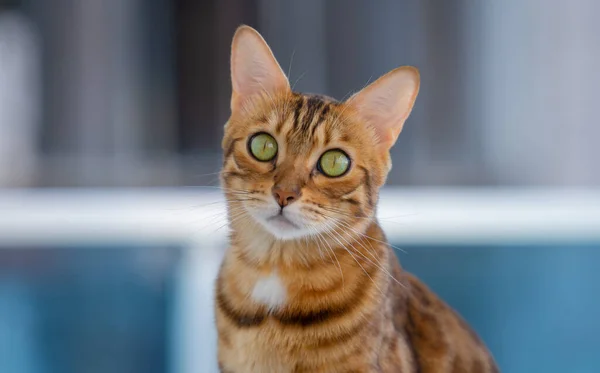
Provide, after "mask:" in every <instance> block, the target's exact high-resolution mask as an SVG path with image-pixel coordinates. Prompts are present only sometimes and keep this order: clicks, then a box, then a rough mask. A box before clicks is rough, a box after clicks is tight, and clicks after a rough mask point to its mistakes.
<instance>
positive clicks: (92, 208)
mask: <svg viewBox="0 0 600 373" xmlns="http://www.w3.org/2000/svg"><path fill="white" fill-rule="evenodd" d="M378 216H379V218H380V222H381V224H382V226H383V227H384V229H385V230H386V232H387V234H388V237H389V239H390V241H392V242H399V243H452V242H455V243H477V242H508V241H524V240H525V241H531V240H535V241H554V240H560V241H565V240H568V241H569V240H570V241H572V240H577V241H586V240H599V239H600V191H590V190H587V191H586V190H531V189H530V190H520V189H454V190H450V189H422V190H415V189H400V188H387V189H385V190H384V191H383V192H382V194H381V196H380V202H379V211H378ZM225 223H226V220H225V205H224V200H223V197H222V195H221V193H220V191H219V189H217V188H214V189H213V188H190V189H106V190H105V189H98V190H83V189H60V190H5V191H2V192H0V244H3V245H4V246H6V245H7V244H12V245H43V244H46V245H47V244H48V243H52V244H54V245H55V244H58V243H64V244H75V243H84V242H92V243H101V242H118V241H126V242H131V243H144V242H148V243H154V244H156V243H157V242H169V243H178V242H180V243H184V244H185V243H192V242H195V243H198V242H204V243H217V244H220V243H224V242H225V240H226V232H227V227H226V226H224V225H225Z"/></svg>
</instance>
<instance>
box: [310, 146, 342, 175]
mask: <svg viewBox="0 0 600 373" xmlns="http://www.w3.org/2000/svg"><path fill="white" fill-rule="evenodd" d="M349 167H350V158H348V156H347V155H346V153H344V152H343V151H341V150H338V149H335V150H328V151H326V152H325V153H324V154H323V155H322V156H321V159H319V164H318V169H319V171H321V172H322V173H324V174H325V175H327V176H330V177H338V176H342V175H343V174H345V173H346V171H348V168H349Z"/></svg>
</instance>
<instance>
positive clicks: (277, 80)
mask: <svg viewBox="0 0 600 373" xmlns="http://www.w3.org/2000/svg"><path fill="white" fill-rule="evenodd" d="M231 80H232V85H233V96H232V101H231V105H232V110H235V109H237V108H239V107H240V106H241V105H243V103H244V102H245V101H247V100H249V99H250V98H251V97H252V96H255V95H258V94H266V95H274V94H275V93H277V92H281V91H282V90H289V83H288V80H287V78H286V76H285V74H284V73H283V71H282V70H281V67H280V66H279V64H278V63H277V61H276V60H275V57H273V53H272V52H271V50H270V49H269V46H268V45H267V43H266V42H265V41H264V39H263V38H262V37H261V36H260V34H258V32H256V31H255V30H253V29H251V28H249V27H242V28H240V29H239V30H238V31H237V32H236V34H235V36H234V39H233V45H232V51H231Z"/></svg>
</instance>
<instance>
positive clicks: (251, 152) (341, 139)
mask: <svg viewBox="0 0 600 373" xmlns="http://www.w3.org/2000/svg"><path fill="white" fill-rule="evenodd" d="M231 67H232V83H233V95H232V101H231V109H232V115H231V117H230V119H229V121H228V122H227V124H226V126H225V136H224V139H223V150H224V154H225V155H224V166H223V171H222V174H221V178H222V183H223V186H224V189H225V194H226V197H227V200H228V207H229V215H230V216H229V217H230V221H231V222H232V224H233V223H234V222H235V221H236V219H238V220H243V219H247V218H250V219H252V220H253V221H254V222H256V223H258V226H259V227H261V228H262V229H264V230H265V231H267V232H268V233H270V234H271V235H273V236H274V237H275V238H277V239H282V240H291V239H298V238H302V237H306V236H311V235H315V234H317V233H321V234H327V233H328V232H331V231H334V230H338V231H339V230H343V231H346V230H347V231H351V230H356V231H357V232H359V231H360V230H361V225H366V224H367V223H368V221H369V219H370V218H371V217H372V216H373V214H374V211H375V205H376V202H377V196H378V190H379V188H380V187H381V185H383V183H384V181H385V178H386V176H387V172H388V171H389V169H390V160H389V149H390V147H391V146H392V145H393V143H394V142H395V140H396V138H397V136H398V134H399V133H400V130H401V128H402V125H403V123H404V121H405V119H406V117H408V114H409V113H410V110H411V108H412V105H413V103H414V100H415V98H416V95H417V91H418V86H419V78H418V72H417V70H416V69H414V68H410V67H405V68H399V69H396V70H394V71H392V72H391V73H388V74H387V75H385V76H384V77H382V78H380V79H379V80H378V81H376V82H375V83H373V84H372V85H370V86H368V87H367V88H365V89H363V90H362V91H361V92H359V93H357V94H356V95H354V96H352V97H351V98H350V99H349V100H348V101H346V102H337V101H335V100H333V99H330V98H327V97H323V96H316V95H305V94H299V93H294V92H292V91H291V89H290V86H289V83H288V80H287V78H286V77H285V75H284V74H283V72H282V71H281V68H280V67H279V65H278V64H277V62H276V60H275V59H274V57H273V55H272V53H271V51H270V49H269V47H268V46H267V44H266V43H265V42H264V40H263V39H262V37H261V36H260V35H259V34H258V33H257V32H256V31H254V30H253V29H251V28H249V27H247V26H242V27H241V28H240V29H238V31H237V32H236V35H235V37H234V41H233V47H232V58H231Z"/></svg>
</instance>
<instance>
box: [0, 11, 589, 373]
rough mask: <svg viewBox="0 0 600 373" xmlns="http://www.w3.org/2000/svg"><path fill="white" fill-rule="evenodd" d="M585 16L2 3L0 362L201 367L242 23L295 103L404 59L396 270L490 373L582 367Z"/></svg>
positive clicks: (88, 367)
mask: <svg viewBox="0 0 600 373" xmlns="http://www.w3.org/2000/svg"><path fill="white" fill-rule="evenodd" d="M599 12H600V2H595V1H593V0H574V1H569V2H564V1H546V2H540V1H535V0H527V1H523V0H507V1H502V2H499V1H495V2H493V1H467V0H456V1H452V2H448V1H432V0H428V1H409V0H406V1H378V2H368V1H359V0H352V1H349V0H327V1H325V0H305V1H302V2H299V1H275V0H221V1H217V0H0V372H10V373H12V372H15V373H54V372H56V373H58V372H61V373H62V372H74V373H75V372H77V373H79V372H117V373H119V372H124V373H125V372H144V373H153V372H156V373H159V372H169V373H171V372H172V373H183V372H185V373H188V372H189V373H191V372H208V373H211V372H216V367H215V365H214V343H215V341H214V330H213V327H212V303H211V292H212V279H213V277H214V274H215V271H216V268H217V267H218V262H219V258H220V255H222V251H223V250H224V248H225V247H226V227H225V228H224V224H225V220H224V215H223V204H222V197H221V196H220V193H219V190H218V188H217V187H216V186H217V185H218V182H217V179H218V178H217V175H216V172H218V170H219V167H220V163H221V149H220V139H221V136H222V134H223V133H222V128H223V125H224V123H225V122H226V120H227V118H228V115H229V100H230V94H231V88H230V82H229V51H230V43H231V37H232V35H233V32H234V30H235V28H236V27H237V26H239V25H240V24H242V23H245V24H249V25H251V26H253V27H255V28H256V29H258V30H259V31H260V32H261V33H262V34H263V36H264V37H265V39H266V40H267V42H268V43H269V44H270V45H271V47H272V49H273V51H274V53H275V55H276V57H277V58H278V60H279V62H280V64H281V66H282V67H283V69H284V70H285V71H289V77H290V81H291V82H292V84H293V85H294V87H295V90H298V91H303V92H314V93H323V94H327V95H330V96H333V97H335V98H338V99H344V98H346V97H348V96H349V95H350V94H351V93H353V92H354V91H355V90H358V89H360V88H361V87H363V86H364V85H366V84H367V83H368V82H371V81H373V80H374V79H376V78H377V77H378V76H380V75H382V74H384V73H385V72H387V71H389V70H391V69H392V68H394V67H397V66H399V65H414V66H417V67H418V68H419V69H420V70H421V76H422V86H421V91H420V95H419V98H418V100H417V104H416V106H415V109H414V111H413V114H412V115H411V117H410V119H409V121H408V122H407V124H406V126H405V129H404V131H403V133H402V135H401V136H400V139H399V141H398V143H397V145H396V146H395V148H394V149H393V150H392V157H393V163H394V169H393V171H392V172H391V174H390V177H389V181H388V187H387V189H386V191H385V193H384V194H383V195H382V198H381V205H382V210H384V211H380V215H382V214H384V215H385V216H383V217H382V221H385V223H384V225H385V228H386V231H387V233H388V235H389V236H390V239H391V240H392V241H393V242H394V244H395V245H398V246H401V247H402V248H403V249H404V252H405V253H404V254H403V253H400V254H399V256H400V259H401V261H402V263H403V265H404V267H405V268H407V269H408V270H410V271H412V272H415V273H417V274H418V275H420V276H421V277H422V278H423V279H424V280H425V282H427V283H428V284H429V285H430V286H431V287H432V288H434V290H436V291H437V292H438V293H439V294H440V295H441V296H442V297H443V298H444V299H445V300H446V301H448V302H449V303H450V304H451V305H453V306H454V307H456V308H457V309H458V310H459V311H460V312H461V313H462V314H463V315H464V316H465V318H466V319H467V320H468V321H469V322H470V323H472V324H473V325H474V327H475V328H476V329H477V331H478V332H479V333H480V334H481V335H482V337H483V339H484V340H485V341H486V343H487V344H488V345H489V346H490V348H491V350H492V352H493V353H494V355H495V356H496V358H497V360H498V362H499V365H500V367H501V368H502V370H503V371H504V372H532V371H544V372H562V371H569V372H582V373H584V372H597V371H599V370H600V356H599V355H598V354H597V351H596V350H597V346H599V345H600V338H599V337H598V336H599V335H600V321H598V320H597V317H596V315H597V314H598V313H599V312H600V300H599V299H597V297H596V296H595V295H593V294H598V293H599V291H600V289H599V288H600V275H597V271H596V270H595V267H594V264H595V263H598V262H599V260H600V189H599V187H600V165H599V161H600V147H599V146H598V145H597V143H598V141H600V125H599V122H598V119H597V118H598V102H599V99H600V93H599V92H598V89H599V88H598V87H600V73H599V72H598V69H597V67H598V66H600V24H599V23H598V22H597V16H596V15H597V14H598V13H599ZM199 201H200V202H199ZM383 206H385V207H383Z"/></svg>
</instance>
